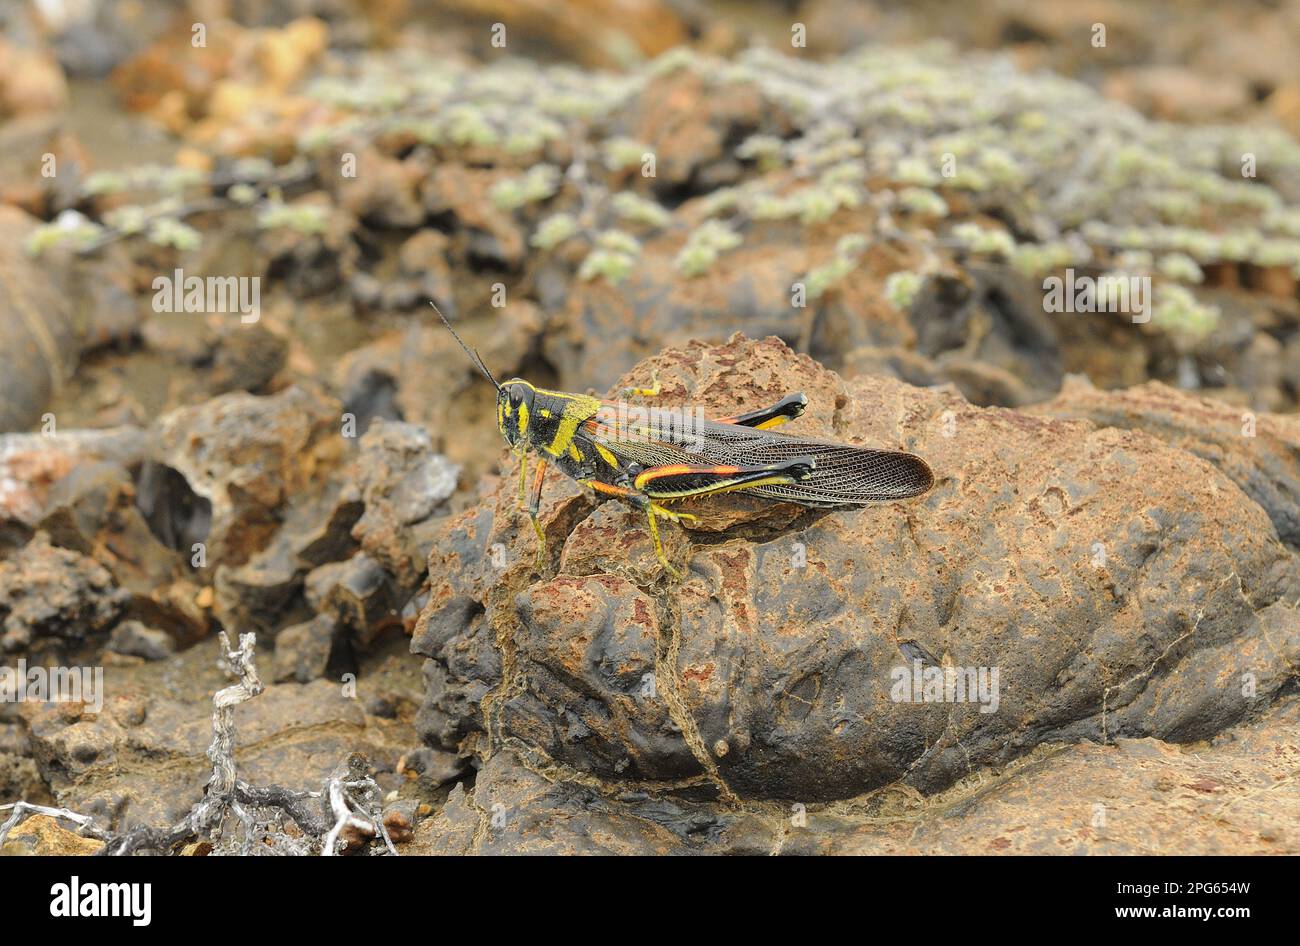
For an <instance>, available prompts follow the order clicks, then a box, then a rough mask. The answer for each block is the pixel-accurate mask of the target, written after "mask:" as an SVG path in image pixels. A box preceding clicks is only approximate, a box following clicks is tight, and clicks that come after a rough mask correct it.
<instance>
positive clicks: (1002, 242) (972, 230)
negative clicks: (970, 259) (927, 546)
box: [951, 222, 1016, 258]
mask: <svg viewBox="0 0 1300 946" xmlns="http://www.w3.org/2000/svg"><path fill="white" fill-rule="evenodd" d="M951 234H952V238H953V239H954V240H956V241H957V242H958V243H959V244H960V245H962V246H964V247H965V248H966V249H967V250H969V251H970V252H971V253H978V254H980V255H982V256H1000V257H1003V258H1010V257H1012V256H1013V255H1014V254H1015V252H1016V241H1015V239H1014V238H1013V237H1012V236H1011V234H1010V233H1007V231H1006V230H995V229H992V228H990V227H982V226H980V225H979V224H978V223H969V222H968V223H959V224H957V225H956V226H955V227H953V228H952V230H951Z"/></svg>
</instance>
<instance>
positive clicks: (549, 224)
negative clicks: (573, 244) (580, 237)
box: [528, 213, 578, 250]
mask: <svg viewBox="0 0 1300 946" xmlns="http://www.w3.org/2000/svg"><path fill="white" fill-rule="evenodd" d="M577 233H578V221H577V218H576V217H574V216H573V215H572V214H567V213H558V214H552V215H551V216H549V217H547V218H546V219H545V220H543V221H542V222H541V223H540V224H538V226H537V232H535V233H534V234H533V236H532V239H531V240H529V241H528V242H529V243H531V244H532V245H533V246H535V247H537V248H538V249H539V250H553V249H555V247H557V246H559V245H560V244H561V243H563V242H564V241H565V240H567V239H569V238H570V237H572V236H575V235H576V234H577Z"/></svg>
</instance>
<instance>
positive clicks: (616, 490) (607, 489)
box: [582, 480, 632, 496]
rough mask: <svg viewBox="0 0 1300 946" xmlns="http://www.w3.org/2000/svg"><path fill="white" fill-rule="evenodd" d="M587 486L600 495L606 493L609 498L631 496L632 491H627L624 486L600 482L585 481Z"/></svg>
mask: <svg viewBox="0 0 1300 946" xmlns="http://www.w3.org/2000/svg"><path fill="white" fill-rule="evenodd" d="M582 482H583V483H584V484H585V485H587V486H590V487H591V488H592V489H594V490H595V491H596V492H598V493H605V494H606V495H608V496H631V495H632V490H630V489H625V488H624V487H622V486H611V485H610V484H609V483H602V482H601V481H600V480H583V481H582Z"/></svg>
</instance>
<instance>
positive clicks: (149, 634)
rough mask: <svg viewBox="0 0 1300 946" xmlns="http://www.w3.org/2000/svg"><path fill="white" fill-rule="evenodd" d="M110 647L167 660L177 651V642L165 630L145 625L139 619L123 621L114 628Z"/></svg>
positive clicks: (117, 651)
mask: <svg viewBox="0 0 1300 946" xmlns="http://www.w3.org/2000/svg"><path fill="white" fill-rule="evenodd" d="M108 649H109V650H111V651H112V652H113V653H115V654H125V655H127V656H130V657H143V658H144V659H145V660H166V659H167V658H168V657H170V656H171V655H172V654H174V653H175V652H176V643H175V642H174V641H173V640H172V639H171V637H170V636H168V634H167V633H166V632H165V631H160V630H157V629H156V628H152V627H145V626H144V625H143V624H141V623H140V622H139V621H123V622H122V623H121V624H119V625H118V626H117V627H115V628H113V633H112V634H111V635H110V636H109V638H108Z"/></svg>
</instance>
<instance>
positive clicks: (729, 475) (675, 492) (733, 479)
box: [632, 456, 817, 516]
mask: <svg viewBox="0 0 1300 946" xmlns="http://www.w3.org/2000/svg"><path fill="white" fill-rule="evenodd" d="M816 467H817V461H816V459H815V458H814V457H811V456H806V457H794V458H792V459H789V460H783V461H781V462H780V463H768V464H764V465H762V466H725V465H718V466H688V465H686V464H670V465H665V466H652V467H649V468H648V469H645V470H642V471H641V472H640V473H638V474H637V477H636V479H635V480H633V484H632V485H633V486H634V487H635V488H636V489H638V490H640V491H641V492H643V493H645V494H646V496H648V497H649V498H650V499H651V500H660V499H662V500H675V499H690V498H693V497H696V496H713V495H717V494H718V493H730V492H733V491H735V490H742V489H754V488H756V487H759V486H789V485H790V484H792V483H798V482H800V481H801V480H805V479H807V478H808V477H809V476H811V475H812V471H813V470H814V469H816ZM674 515H678V516H681V515H684V514H683V513H674Z"/></svg>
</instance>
